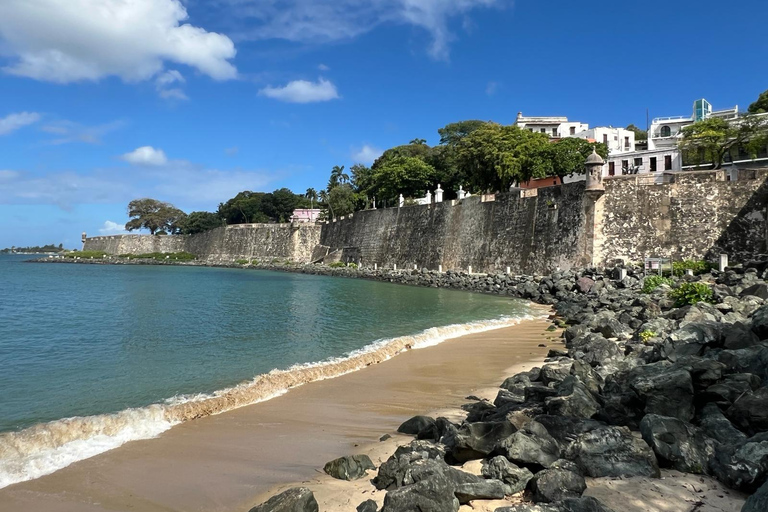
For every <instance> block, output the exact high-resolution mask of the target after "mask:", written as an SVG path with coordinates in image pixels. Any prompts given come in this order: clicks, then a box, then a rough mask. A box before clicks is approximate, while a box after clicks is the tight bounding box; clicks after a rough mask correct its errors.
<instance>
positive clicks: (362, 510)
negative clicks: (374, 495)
mask: <svg viewBox="0 0 768 512" xmlns="http://www.w3.org/2000/svg"><path fill="white" fill-rule="evenodd" d="M355 510H357V512H376V511H377V510H379V506H378V505H377V504H376V502H375V501H373V500H365V501H364V502H362V503H361V504H359V505H358V506H357V508H356V509H355Z"/></svg>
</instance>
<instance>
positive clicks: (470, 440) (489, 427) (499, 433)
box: [451, 421, 517, 462]
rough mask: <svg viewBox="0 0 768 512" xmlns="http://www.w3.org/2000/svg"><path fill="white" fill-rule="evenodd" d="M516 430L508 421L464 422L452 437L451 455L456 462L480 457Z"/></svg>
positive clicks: (486, 454)
mask: <svg viewBox="0 0 768 512" xmlns="http://www.w3.org/2000/svg"><path fill="white" fill-rule="evenodd" d="M516 431H517V429H516V428H515V427H514V425H512V424H511V423H510V422H508V421H500V422H487V423H483V422H480V423H465V424H464V425H462V426H461V427H459V429H458V432H457V434H456V436H455V438H454V441H453V446H452V448H451V455H452V456H453V458H454V460H455V461H457V462H466V461H468V460H473V459H482V458H484V457H486V456H488V454H490V453H491V452H492V451H494V450H495V449H496V447H497V446H498V445H499V443H500V442H501V441H502V440H504V439H506V438H508V437H509V436H511V435H512V434H514V433H515V432H516Z"/></svg>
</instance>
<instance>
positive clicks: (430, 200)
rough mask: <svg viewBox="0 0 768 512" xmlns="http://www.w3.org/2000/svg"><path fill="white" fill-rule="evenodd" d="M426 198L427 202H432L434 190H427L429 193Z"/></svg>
mask: <svg viewBox="0 0 768 512" xmlns="http://www.w3.org/2000/svg"><path fill="white" fill-rule="evenodd" d="M424 200H425V201H426V204H432V192H430V191H429V190H427V195H425V196H424Z"/></svg>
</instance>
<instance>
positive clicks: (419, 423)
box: [397, 416, 435, 436]
mask: <svg viewBox="0 0 768 512" xmlns="http://www.w3.org/2000/svg"><path fill="white" fill-rule="evenodd" d="M434 427H435V420H434V418H430V417H429V416H414V417H413V418H411V419H409V420H406V421H405V422H403V424H402V425H400V426H399V427H397V431H398V432H400V433H401V434H409V435H413V436H416V435H418V434H419V432H421V431H423V430H428V429H432V428H434Z"/></svg>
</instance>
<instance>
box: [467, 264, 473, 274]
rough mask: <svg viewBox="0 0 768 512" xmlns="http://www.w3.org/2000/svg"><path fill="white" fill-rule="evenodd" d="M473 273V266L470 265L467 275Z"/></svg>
mask: <svg viewBox="0 0 768 512" xmlns="http://www.w3.org/2000/svg"><path fill="white" fill-rule="evenodd" d="M471 273H472V265H470V266H469V268H468V269H467V274H471Z"/></svg>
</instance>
